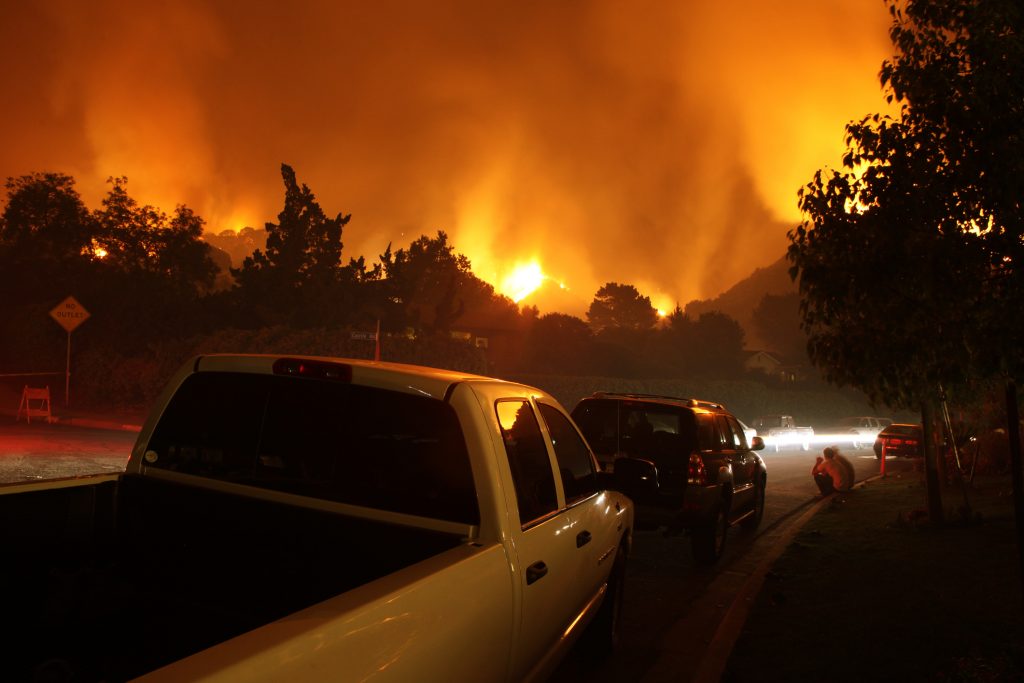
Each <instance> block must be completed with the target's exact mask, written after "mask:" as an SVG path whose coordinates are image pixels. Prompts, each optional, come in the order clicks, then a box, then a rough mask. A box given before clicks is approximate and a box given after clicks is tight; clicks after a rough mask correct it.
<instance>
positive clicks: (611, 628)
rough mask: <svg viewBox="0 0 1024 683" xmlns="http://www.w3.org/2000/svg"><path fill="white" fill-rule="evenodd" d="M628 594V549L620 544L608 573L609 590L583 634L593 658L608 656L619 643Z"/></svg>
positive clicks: (585, 643) (585, 645) (584, 645)
mask: <svg viewBox="0 0 1024 683" xmlns="http://www.w3.org/2000/svg"><path fill="white" fill-rule="evenodd" d="M625 594H626V549H625V548H624V547H623V546H619V549H618V551H617V552H616V553H615V560H614V564H612V571H611V573H610V574H609V575H608V590H607V592H606V593H605V596H604V602H602V603H601V607H600V608H599V609H598V611H597V614H596V615H595V616H594V620H593V621H592V622H590V625H589V626H588V627H587V632H586V633H585V634H584V635H583V647H584V648H586V650H587V654H589V655H590V656H591V657H592V658H595V659H597V658H607V657H608V656H610V655H611V654H612V653H613V652H614V651H615V649H616V648H617V647H618V645H619V625H620V624H621V622H622V605H623V603H624V601H625Z"/></svg>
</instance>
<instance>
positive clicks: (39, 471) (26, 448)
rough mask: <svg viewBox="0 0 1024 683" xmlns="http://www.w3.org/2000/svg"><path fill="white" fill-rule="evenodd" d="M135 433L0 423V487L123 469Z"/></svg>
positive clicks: (36, 423) (58, 425)
mask: <svg viewBox="0 0 1024 683" xmlns="http://www.w3.org/2000/svg"><path fill="white" fill-rule="evenodd" d="M136 436H137V435H136V434H135V432H128V431H107V430H103V429H88V428H85V427H69V426H65V425H60V424H46V423H45V422H39V421H37V422H33V423H32V424H25V423H24V422H14V420H13V419H11V420H10V421H9V422H8V421H7V417H6V416H4V419H3V421H2V422H0V485H4V484H21V483H26V482H38V481H43V480H48V479H64V478H68V477H84V476H89V475H91V474H110V473H112V472H120V471H122V470H124V468H125V465H126V464H127V463H128V455H129V453H130V452H131V448H132V444H134V443H135V437H136Z"/></svg>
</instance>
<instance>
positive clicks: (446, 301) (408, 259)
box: [381, 230, 473, 332]
mask: <svg viewBox="0 0 1024 683" xmlns="http://www.w3.org/2000/svg"><path fill="white" fill-rule="evenodd" d="M381 266H382V268H383V273H384V281H385V284H386V287H385V289H386V292H387V293H386V298H387V300H388V301H390V302H391V303H392V304H393V306H394V309H395V310H396V312H397V314H398V320H397V321H396V322H397V324H398V326H409V327H414V328H420V329H424V330H427V331H429V332H446V331H448V330H450V329H451V326H452V324H453V323H454V322H455V321H456V320H457V319H458V318H459V316H461V315H462V313H463V311H464V310H465V308H466V301H465V296H466V294H467V291H466V290H467V289H468V283H469V282H470V280H471V279H472V278H473V273H472V269H471V268H470V263H469V259H468V258H466V257H465V256H464V255H462V254H458V253H456V252H455V249H454V247H452V246H451V245H450V244H449V243H448V235H447V234H445V232H444V231H443V230H438V232H437V237H434V238H430V237H427V236H426V235H422V236H420V237H419V238H418V239H416V240H415V241H413V242H412V243H411V244H410V245H409V247H408V249H404V248H403V249H399V250H398V251H396V252H394V253H392V251H391V245H390V244H389V245H388V248H387V250H386V251H385V252H384V254H382V255H381Z"/></svg>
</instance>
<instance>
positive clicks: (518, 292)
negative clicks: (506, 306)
mask: <svg viewBox="0 0 1024 683" xmlns="http://www.w3.org/2000/svg"><path fill="white" fill-rule="evenodd" d="M545 277H546V276H545V275H544V271H542V270H541V268H540V264H539V263H537V262H536V261H531V262H530V263H526V264H520V265H518V266H516V267H515V268H514V269H513V270H512V272H511V273H509V274H508V275H507V276H506V277H505V279H504V280H503V281H502V283H501V291H502V293H503V294H505V295H506V296H508V297H509V298H510V299H512V300H513V301H515V302H516V303H519V302H520V301H522V300H523V299H525V298H526V297H528V296H529V295H530V294H531V293H533V292H535V291H536V290H537V288H538V287H540V286H541V285H542V284H543V283H544V279H545Z"/></svg>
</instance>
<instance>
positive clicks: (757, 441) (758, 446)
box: [750, 436, 764, 451]
mask: <svg viewBox="0 0 1024 683" xmlns="http://www.w3.org/2000/svg"><path fill="white" fill-rule="evenodd" d="M750 450H752V451H760V450H764V439H762V438H761V437H759V436H755V437H754V441H753V443H751V444H750Z"/></svg>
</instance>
